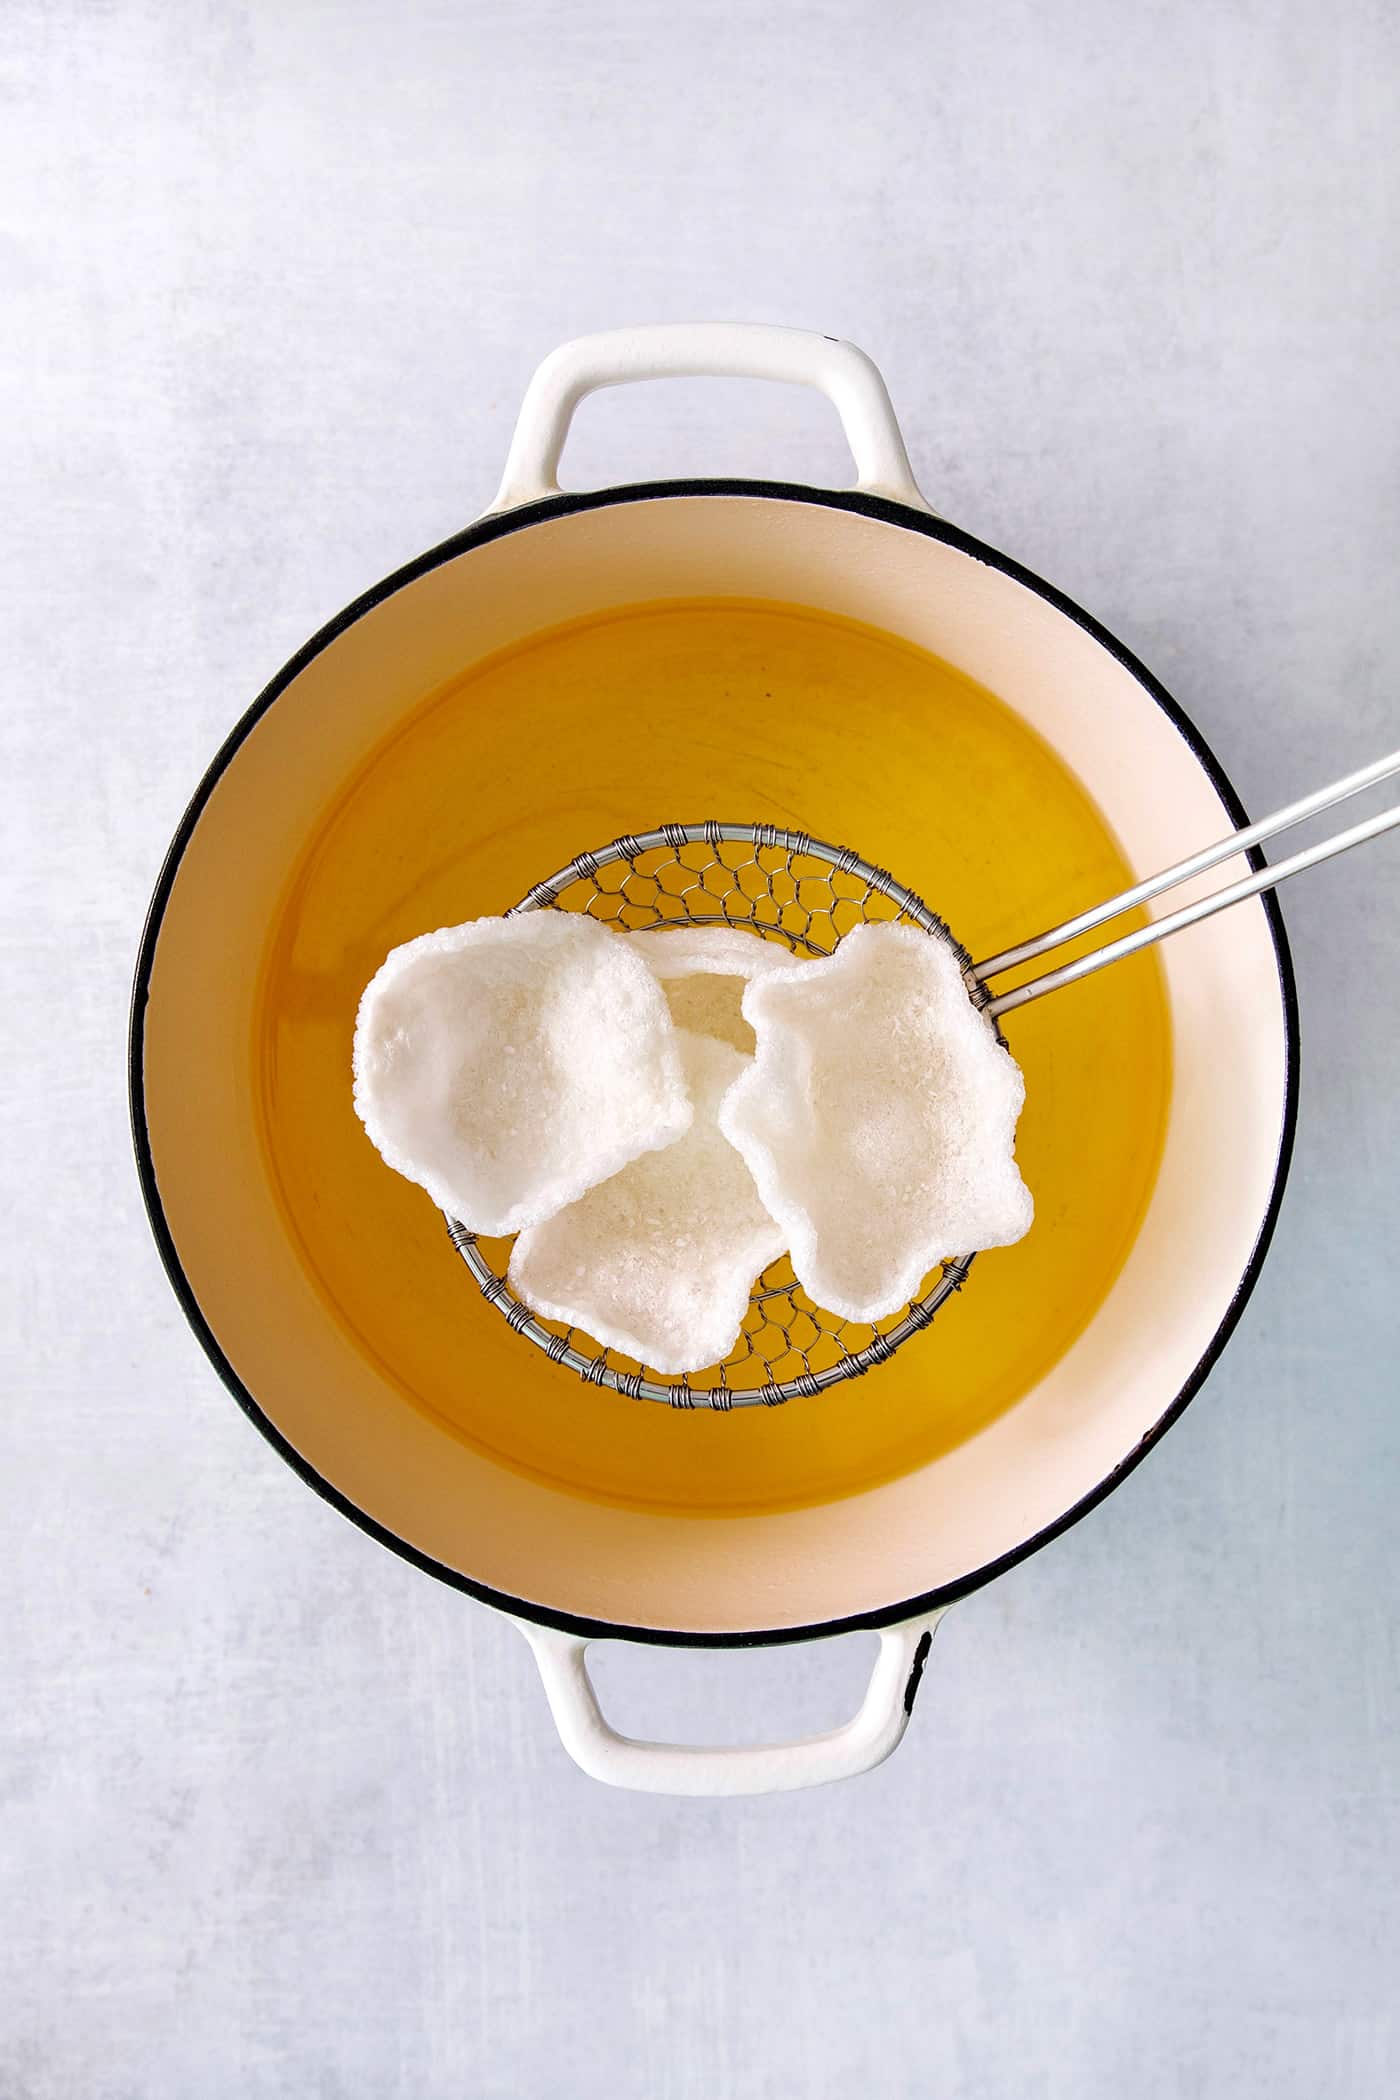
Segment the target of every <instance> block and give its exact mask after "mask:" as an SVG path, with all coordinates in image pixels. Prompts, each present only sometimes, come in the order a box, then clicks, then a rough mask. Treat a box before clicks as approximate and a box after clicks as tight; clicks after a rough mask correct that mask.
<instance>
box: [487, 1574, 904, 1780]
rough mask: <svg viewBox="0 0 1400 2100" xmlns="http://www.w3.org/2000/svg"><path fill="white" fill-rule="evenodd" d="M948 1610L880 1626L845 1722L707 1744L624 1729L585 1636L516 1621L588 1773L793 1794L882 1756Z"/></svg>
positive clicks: (891, 1745) (563, 1733) (567, 1741)
mask: <svg viewBox="0 0 1400 2100" xmlns="http://www.w3.org/2000/svg"><path fill="white" fill-rule="evenodd" d="M942 1616H943V1613H942V1612H941V1611H934V1612H928V1613H926V1614H925V1615H924V1616H923V1617H921V1618H917V1619H907V1620H906V1621H905V1622H904V1623H903V1625H900V1626H890V1627H887V1628H886V1629H885V1630H884V1631H883V1632H882V1633H881V1635H880V1652H879V1654H878V1655H877V1656H876V1658H875V1667H874V1669H873V1670H872V1672H871V1676H870V1683H869V1685H868V1687H867V1688H866V1693H865V1697H864V1699H863V1700H862V1701H861V1703H860V1707H859V1709H858V1710H857V1712H856V1713H855V1714H854V1715H853V1716H852V1718H851V1719H850V1720H849V1721H847V1722H845V1724H844V1725H843V1726H842V1727H840V1728H833V1729H832V1730H830V1732H829V1733H828V1734H826V1735H812V1736H807V1737H805V1738H803V1739H802V1740H801V1741H799V1742H795V1743H764V1744H761V1745H756V1746H754V1747H753V1748H741V1747H734V1748H730V1747H728V1746H725V1747H715V1748H710V1749H701V1748H697V1747H694V1746H692V1745H689V1744H683V1743H648V1742H639V1741H638V1740H637V1739H636V1738H635V1737H633V1736H627V1735H619V1734H618V1733H617V1731H616V1729H614V1728H611V1727H609V1725H608V1723H607V1721H605V1720H604V1718H603V1713H602V1709H601V1707H600V1706H599V1704H598V1695H597V1693H596V1692H595V1691H594V1689H593V1680H592V1678H591V1677H590V1676H589V1674H588V1662H587V1652H588V1642H587V1640H586V1639H585V1638H584V1637H583V1636H582V1635H580V1634H575V1633H562V1632H559V1631H557V1630H556V1629H555V1628H554V1627H551V1626H536V1625H534V1624H533V1623H532V1622H531V1621H529V1620H526V1619H517V1621H516V1624H517V1625H518V1626H519V1628H520V1631H521V1632H522V1633H523V1634H524V1636H525V1638H526V1640H527V1641H528V1642H529V1643H530V1646H531V1647H532V1648H533V1649H534V1651H535V1661H536V1662H537V1663H538V1664H539V1668H540V1676H541V1677H542V1678H543V1680H544V1689H545V1697H546V1698H547V1699H548V1701H549V1708H550V1712H551V1713H552V1714H553V1716H554V1725H555V1727H556V1728H557V1729H558V1730H559V1736H560V1740H561V1741H562V1743H563V1745H564V1748H565V1749H566V1750H567V1751H568V1753H569V1755H570V1757H572V1759H573V1760H574V1763H575V1764H576V1765H578V1766H579V1767H580V1768H581V1769H582V1770H583V1771H585V1772H586V1773H587V1774H588V1776H589V1777H590V1779H600V1780H602V1782H603V1784H604V1785H605V1786H620V1787H628V1788H630V1789H631V1790H632V1791H633V1792H634V1793H642V1794H692V1795H706V1796H717V1795H721V1794H780V1793H790V1792H792V1791H794V1790H795V1789H796V1788H798V1787H807V1786H825V1785H826V1784H827V1783H828V1782H829V1781H831V1780H833V1779H852V1778H854V1777H855V1775H856V1774H857V1773H858V1772H868V1771H870V1769H871V1768H872V1766H874V1765H878V1764H882V1763H883V1762H884V1760H885V1759H886V1758H887V1757H888V1756H889V1755H890V1752H891V1751H892V1750H895V1749H897V1748H898V1746H899V1742H900V1738H901V1737H902V1736H903V1734H904V1731H905V1729H906V1728H907V1727H908V1725H909V1716H910V1714H911V1712H912V1711H913V1707H914V1696H915V1694H916V1692H917V1691H918V1689H919V1680H920V1679H921V1677H922V1676H923V1671H924V1663H925V1661H926V1660H927V1658H928V1651H929V1646H930V1644H931V1642H932V1640H933V1634H934V1629H935V1627H936V1626H937V1624H938V1622H939V1620H940V1619H941V1618H942Z"/></svg>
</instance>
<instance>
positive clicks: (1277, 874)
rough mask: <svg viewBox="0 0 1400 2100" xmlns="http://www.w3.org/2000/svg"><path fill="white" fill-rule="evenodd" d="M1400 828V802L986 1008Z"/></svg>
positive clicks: (1050, 986) (1086, 972)
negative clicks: (1376, 815) (1397, 827)
mask: <svg viewBox="0 0 1400 2100" xmlns="http://www.w3.org/2000/svg"><path fill="white" fill-rule="evenodd" d="M1397 824H1400V803H1397V804H1396V805H1395V807H1394V808H1393V809H1383V810H1382V811H1381V813H1380V815H1379V816H1378V817H1368V818H1367V819H1366V821H1365V823H1363V824H1353V825H1352V827H1351V829H1350V831H1339V832H1338V833H1337V834H1336V836H1335V837H1334V838H1330V839H1321V840H1319V842H1318V844H1317V845H1315V846H1305V847H1304V848H1303V850H1302V852H1301V853H1295V854H1294V855H1293V856H1292V858H1291V859H1289V860H1281V861H1278V862H1277V863H1276V864H1275V865H1274V866H1273V867H1269V868H1259V869H1257V870H1256V871H1255V872H1254V873H1253V874H1252V875H1246V876H1245V877H1244V878H1243V879H1242V880H1241V881H1239V882H1232V883H1230V884H1229V885H1228V887H1227V888H1225V889H1223V890H1217V891H1216V893H1215V895H1214V896H1213V897H1202V898H1201V899H1200V900H1199V901H1198V902H1197V903H1195V904H1184V905H1183V906H1182V908H1181V910H1180V911H1174V912H1170V913H1169V914H1168V915H1167V917H1166V918H1165V919H1154V920H1153V922H1152V924H1151V925H1150V926H1142V927H1139V929H1138V931H1137V932H1136V933H1125V934H1124V935H1123V936H1122V938H1121V939H1120V940H1116V941H1110V942H1109V943H1108V944H1107V946H1106V947H1103V948H1095V949H1094V950H1093V952H1092V953H1091V954H1089V955H1082V956H1080V958H1079V960H1078V961H1077V962H1069V963H1063V964H1062V965H1061V966H1060V968H1059V969H1058V970H1048V971H1047V972H1046V973H1045V975H1044V976H1043V977H1033V978H1032V979H1031V981H1030V983H1029V984H1022V985H1018V986H1017V987H1016V989H1015V991H1013V992H1003V993H1002V994H1001V996H1000V998H998V999H989V1000H988V1002H987V1004H986V1006H985V1007H984V1008H983V1009H982V1010H983V1012H984V1013H988V1014H991V1015H993V1016H997V1015H1000V1014H1006V1013H1010V1012H1011V1011H1012V1010H1013V1008H1015V1007H1018V1006H1025V1005H1027V1004H1028V1002H1029V1001H1030V1000H1032V999H1043V998H1044V997H1045V994H1046V993H1047V992H1056V991H1058V990H1059V988H1060V986H1061V985H1063V984H1073V983H1074V982H1075V981H1076V979H1078V978H1080V977H1088V976H1091V975H1092V973H1093V972H1094V971H1095V970H1103V969H1106V968H1107V967H1108V965H1109V963H1115V962H1121V960H1122V959H1123V957H1124V956H1125V955H1135V954H1136V953H1137V951H1138V949H1139V948H1150V947H1151V946H1152V944H1153V943H1154V942H1155V941H1164V940H1166V938H1167V936H1168V934H1172V933H1179V932H1180V931H1181V929H1182V927H1183V926H1194V925H1195V924H1196V923H1197V921H1198V920H1200V919H1209V918H1211V917H1212V916H1213V915H1214V913H1216V912H1218V911H1226V910H1228V908H1229V907H1230V905H1232V904H1240V903H1243V901H1244V899H1245V898H1246V897H1255V896H1257V895H1258V893H1259V892H1260V890H1271V889H1273V887H1274V886H1275V884H1276V883H1280V882H1284V881H1286V880H1287V878H1288V877H1289V876H1290V875H1301V874H1302V872H1303V870H1304V868H1313V867H1316V866H1317V864H1318V862H1319V861H1323V860H1331V858H1332V857H1333V855H1334V854H1337V853H1346V852H1348V851H1350V849H1351V848H1352V847H1353V846H1364V845H1365V844H1366V841H1367V840H1368V839H1374V838H1379V837H1380V835H1381V833H1382V832H1383V831H1390V830H1392V829H1393V828H1394V827H1395V826H1396V825H1397ZM1240 836H1241V838H1243V837H1245V836H1246V834H1245V833H1243V832H1241V834H1240Z"/></svg>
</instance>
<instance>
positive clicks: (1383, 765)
mask: <svg viewBox="0 0 1400 2100" xmlns="http://www.w3.org/2000/svg"><path fill="white" fill-rule="evenodd" d="M1393 773H1400V751H1392V752H1390V753H1389V754H1388V756H1387V757H1385V758H1378V759H1377V760H1376V761H1375V763H1374V764H1373V765H1369V766H1362V768H1361V769H1360V771H1359V772H1356V773H1348V774H1347V776H1346V778H1345V779H1344V780H1334V781H1333V782H1332V785H1331V786H1330V787H1324V788H1318V789H1317V791H1316V793H1314V794H1311V795H1304V796H1303V798H1302V799H1301V801H1298V802H1290V803H1289V804H1288V806H1287V808H1286V809H1276V810H1275V811H1274V813H1273V815H1272V816H1270V817H1261V818H1260V820H1259V822H1258V823H1257V824H1249V825H1246V827H1245V829H1244V830H1243V831H1236V832H1234V833H1232V835H1231V836H1230V837H1229V838H1226V839H1220V840H1218V841H1217V842H1216V844H1215V845H1213V846H1204V847H1202V849H1201V851H1200V852H1199V853H1192V854H1189V855H1188V856H1187V858H1186V859H1185V860H1179V861H1177V862H1176V863H1175V865H1174V866H1173V867H1170V868H1163V870H1162V872H1161V873H1160V874H1159V875H1149V876H1148V877H1147V878H1146V880H1145V881H1143V882H1139V883H1137V884H1136V885H1135V886H1134V887H1133V888H1132V889H1130V890H1123V891H1120V893H1119V894H1118V896H1116V897H1109V898H1106V899H1105V901H1104V902H1103V903H1102V904H1095V905H1092V906H1091V907H1090V908H1089V910H1088V911H1082V912H1080V913H1079V915H1078V917H1077V918H1073V919H1066V920H1065V921H1064V922H1063V924H1062V925H1059V926H1052V927H1050V929H1049V930H1048V932H1045V933H1038V934H1037V935H1036V936H1035V938H1034V939H1033V940H1029V941H1022V942H1021V943H1020V945H1019V947H1015V948H1007V949H1005V950H1003V952H1002V953H1001V954H1000V955H993V956H990V957H989V958H988V960H987V961H986V962H983V963H978V965H977V975H978V977H980V978H982V979H984V980H985V979H986V978H988V977H999V976H1000V975H1001V973H1002V971H1003V970H1013V969H1015V967H1016V965H1017V964H1018V963H1025V962H1033V961H1034V960H1035V958H1036V956H1037V955H1046V954H1048V953H1049V951H1050V950H1051V949H1052V948H1059V947H1062V946H1063V944H1064V943H1065V942H1066V941H1072V940H1073V939H1074V937H1075V935H1076V934H1079V933H1089V932H1090V931H1091V930H1092V929H1093V928H1094V927H1095V926H1102V925H1103V924H1104V923H1105V921H1106V920H1108V919H1117V918H1121V916H1122V914H1123V913H1124V912H1125V911H1131V910H1132V908H1133V906H1134V905H1135V904H1146V903H1147V901H1148V899H1149V898H1150V897H1160V895H1161V894H1162V891H1163V890H1172V889H1175V888H1176V886H1177V884H1178V883H1179V882H1187V881H1189V880H1190V878H1191V876H1193V875H1204V874H1205V872H1206V870H1207V868H1214V867H1218V866H1219V864H1220V862H1221V861H1222V860H1229V859H1230V858H1231V857H1232V856H1233V855H1234V854H1236V853H1246V852H1248V850H1249V848H1250V847H1251V846H1259V845H1262V844H1263V842H1264V840H1265V839H1271V838H1273V837H1275V835H1276V834H1277V833H1278V832H1280V831H1289V830H1291V829H1292V827H1293V826H1294V825H1295V824H1301V823H1303V822H1304V820H1305V819H1306V818H1308V817H1315V816H1318V815H1319V814H1320V813H1321V812H1322V811H1323V810H1324V809H1331V808H1332V807H1333V805H1334V804H1335V803H1338V802H1345V801H1347V800H1348V799H1349V797H1351V796H1352V795H1359V794H1361V793H1363V792H1364V790H1365V789H1366V788H1368V787H1375V785H1376V784H1377V782H1378V781H1382V780H1389V778H1390V777H1391V775H1392V774H1393ZM1340 850H1341V849H1340V848H1338V851H1340ZM1242 894H1245V895H1247V894H1248V892H1243V893H1242ZM1124 952H1125V953H1126V952H1127V951H1126V950H1125V951H1124Z"/></svg>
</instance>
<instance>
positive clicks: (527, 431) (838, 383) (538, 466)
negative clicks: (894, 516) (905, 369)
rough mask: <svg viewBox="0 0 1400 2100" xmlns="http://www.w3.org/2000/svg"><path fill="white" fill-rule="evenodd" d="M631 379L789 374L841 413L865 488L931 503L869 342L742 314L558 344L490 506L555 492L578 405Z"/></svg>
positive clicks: (507, 506)
mask: <svg viewBox="0 0 1400 2100" xmlns="http://www.w3.org/2000/svg"><path fill="white" fill-rule="evenodd" d="M633 379H781V380H786V381H787V382H788V383H789V384H790V385H793V386H810V387H815V388H816V389H817V391H818V393H822V394H825V395H826V397H827V399H828V400H829V401H830V402H831V403H832V405H833V406H834V408H835V410H836V412H837V414H838V415H839V416H840V418H841V427H842V429H843V430H844V432H845V434H846V443H847V444H848V445H849V446H850V448H851V453H852V456H853V457H854V459H855V463H856V485H857V487H858V488H862V489H865V490H867V491H868V492H869V493H870V494H871V495H877V496H891V497H893V498H894V499H895V501H896V502H899V503H908V504H912V505H913V506H914V507H915V508H916V509H918V510H927V509H928V505H927V504H926V503H925V501H924V499H923V497H922V496H921V495H920V493H919V487H918V484H917V482H916V481H915V479H914V474H913V469H912V468H911V467H910V465H909V455H908V453H907V452H906V451H905V449H904V439H903V437H902V436H901V434H900V428H899V423H898V421H897V420H896V417H895V412H894V409H893V407H892V406H891V404H890V397H889V395H888V393H887V392H886V391H885V382H884V380H883V379H882V378H881V376H880V373H879V370H878V368H877V367H876V366H875V365H874V364H872V362H871V360H870V359H869V358H868V357H867V356H866V354H865V352H864V351H863V350H858V349H857V348H856V346H855V344H854V343H846V342H841V341H838V339H837V338H836V337H835V336H830V335H817V334H815V333H811V332H809V331H808V330H807V329H804V328H768V327H763V326H761V325H759V324H757V323H751V322H739V321H688V322H684V323H679V322H678V323H675V324H672V325H668V326H664V327H659V328H613V329H608V330H607V331H605V332H604V333H603V334H601V335H581V336H579V337H577V338H576V339H575V341H573V342H572V343H562V344H561V345H560V347H559V348H558V349H557V350H552V351H551V352H550V354H549V356H548V357H547V358H546V359H545V361H544V363H543V364H542V365H541V366H540V368H539V370H538V371H537V372H536V373H535V376H534V378H533V379H532V380H531V381H530V384H529V386H528V387H527V388H526V390H525V399H524V400H523V401H522V402H521V404H520V415H519V419H518V420H517V422H516V426H515V436H514V437H513V438H512V440H511V446H510V452H509V454H508V455H507V458H506V468H505V473H504V475H503V477H502V480H501V486H500V488H499V490H498V491H497V494H496V499H495V501H494V502H493V503H492V505H491V509H492V510H493V511H499V510H513V509H514V508H515V507H516V506H517V505H518V504H521V503H537V502H539V501H540V500H541V499H542V498H544V497H546V496H557V495H558V494H559V481H558V474H559V456H560V454H561V453H562V451H563V449H564V441H565V439H566V438H567V437H568V434H569V425H570V423H571V422H572V421H573V415H574V410H575V409H576V408H577V407H578V405H579V403H580V401H582V400H583V399H584V397H585V395H587V394H592V393H595V392H596V391H597V390H598V388H599V387H605V386H622V385H623V384H624V383H625V382H626V381H628V380H633Z"/></svg>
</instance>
